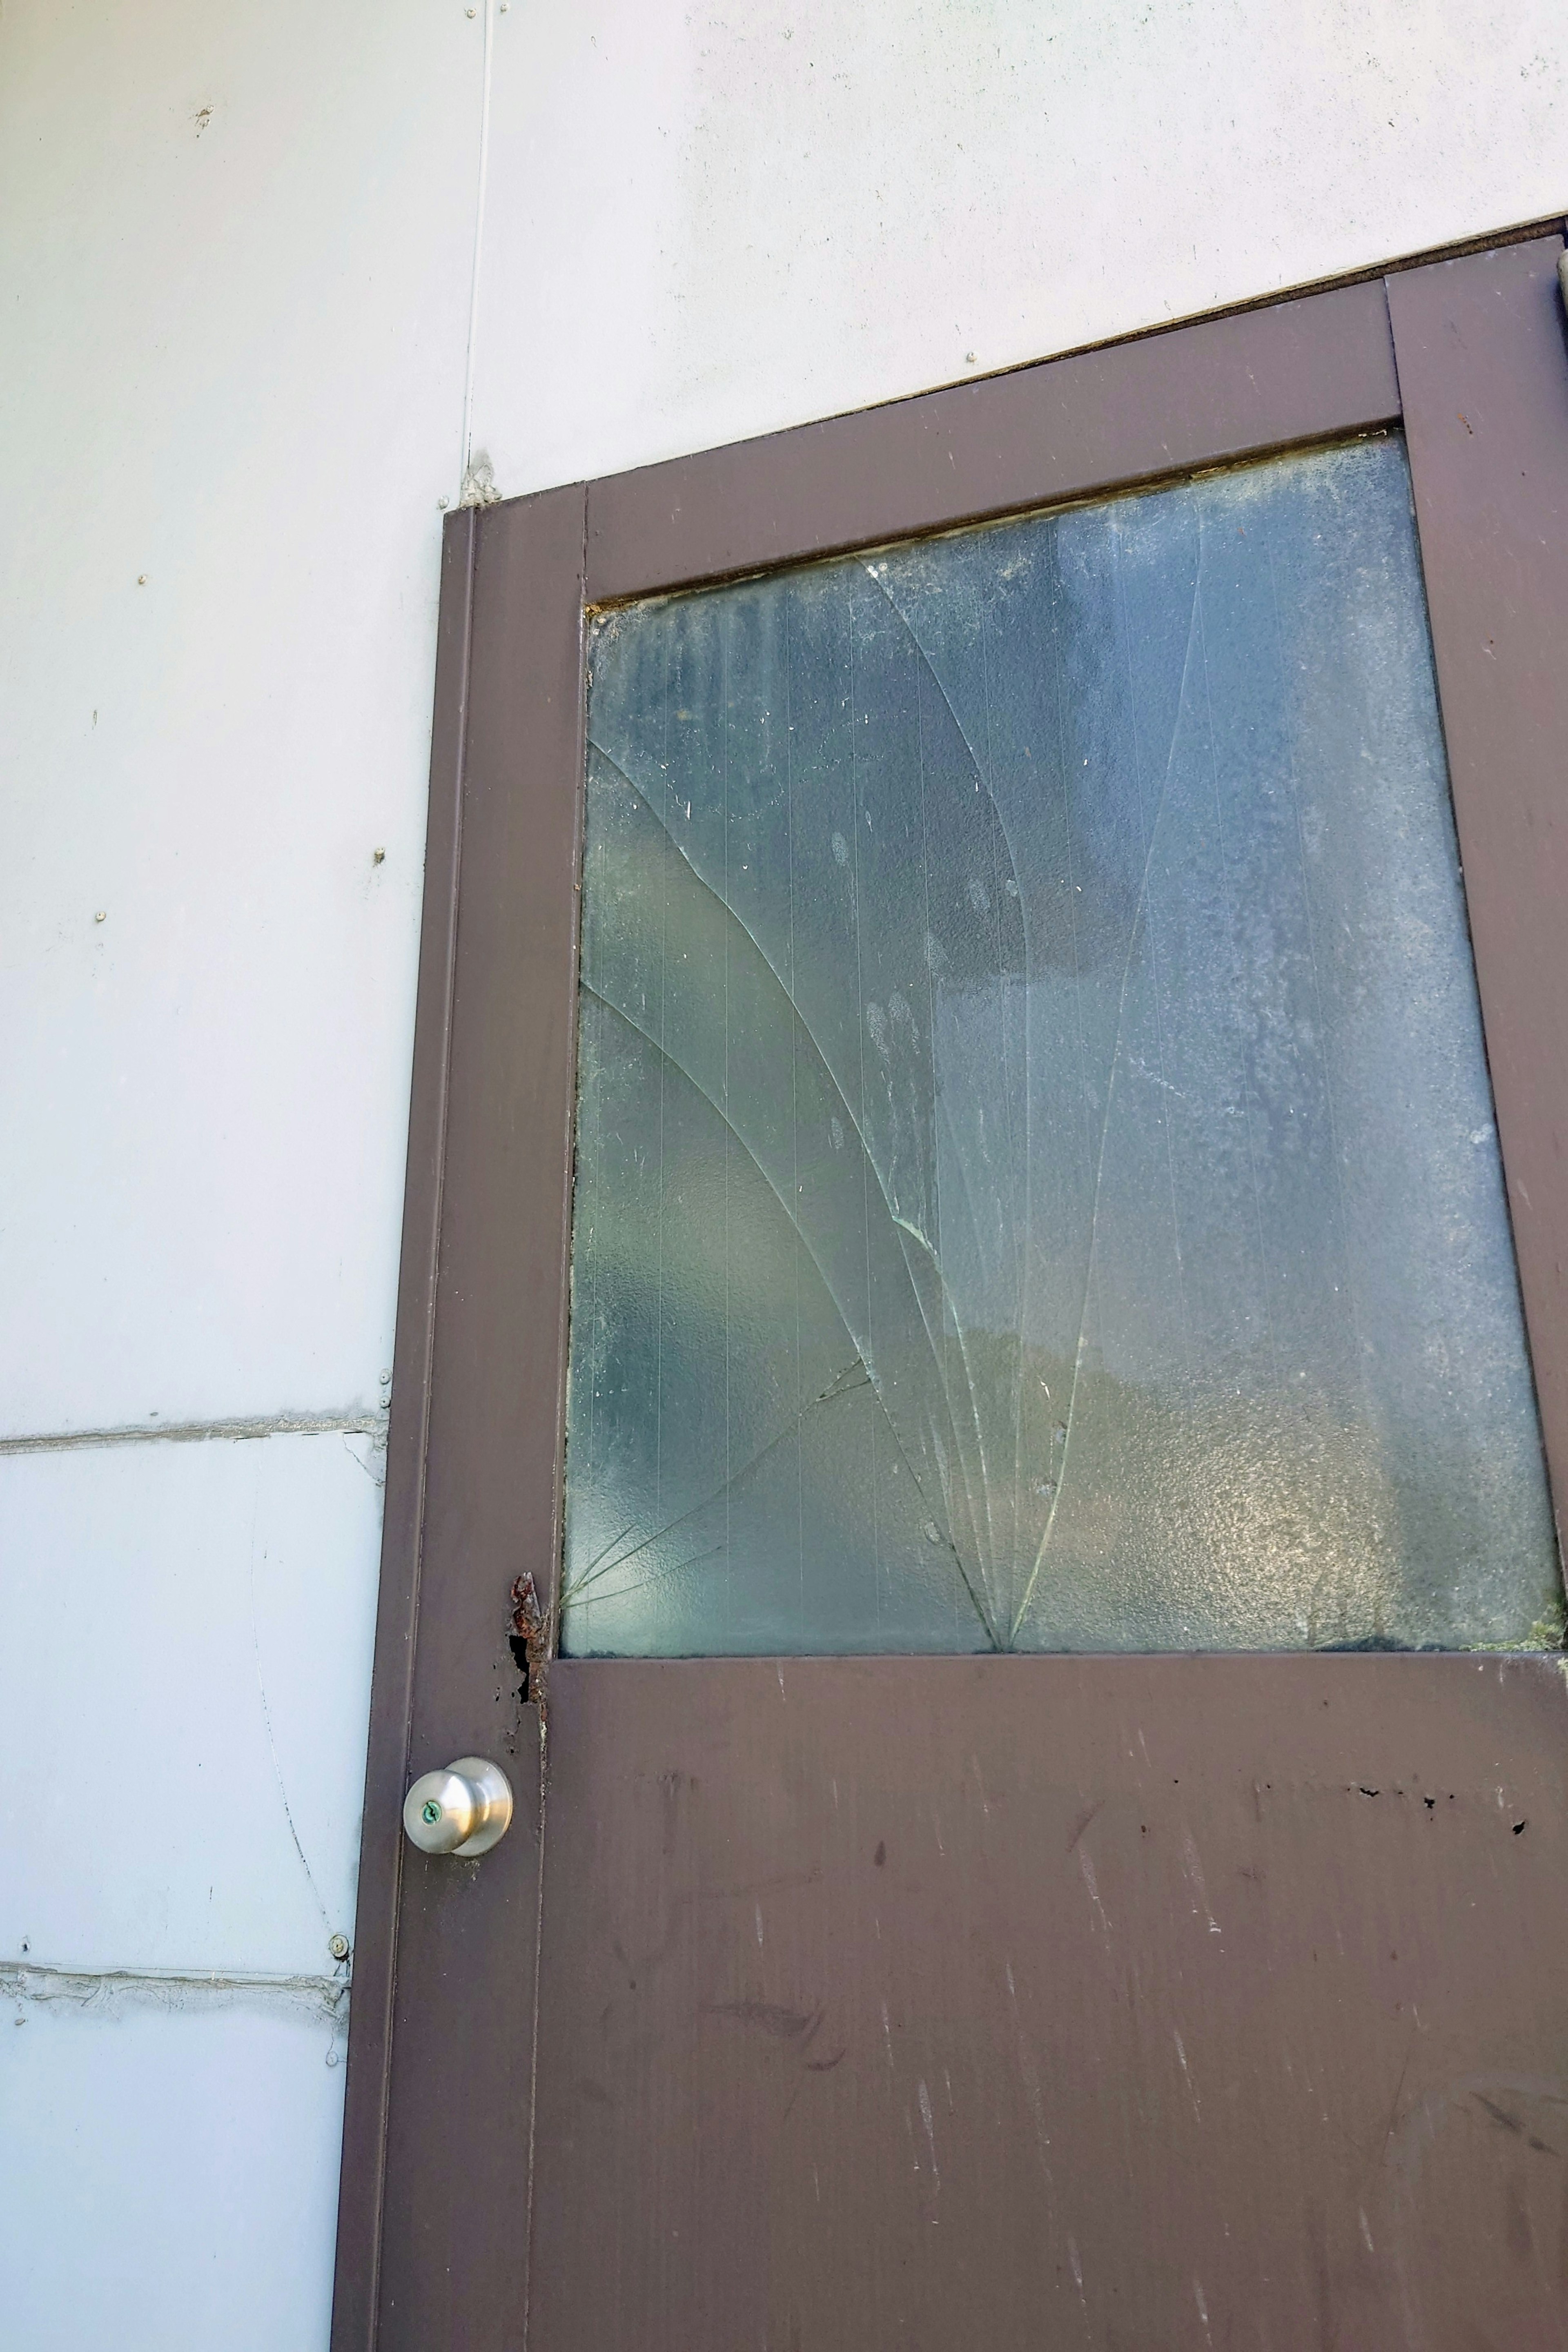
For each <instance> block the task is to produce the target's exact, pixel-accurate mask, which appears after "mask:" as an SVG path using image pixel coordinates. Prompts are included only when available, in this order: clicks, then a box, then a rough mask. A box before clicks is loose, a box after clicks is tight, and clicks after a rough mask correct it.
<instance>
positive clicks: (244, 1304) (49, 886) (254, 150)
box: [0, 0, 483, 1434]
mask: <svg viewBox="0 0 1568 2352" xmlns="http://www.w3.org/2000/svg"><path fill="white" fill-rule="evenodd" d="M482 52H483V28H482V25H480V24H479V23H478V22H477V21H471V20H470V19H469V18H468V17H467V16H465V14H464V11H463V8H462V6H461V5H458V0H382V4H381V5H372V0H354V4H353V5H343V6H335V7H332V8H327V9H322V8H318V7H311V6H309V5H305V0H279V5H275V6H269V7H267V8H264V9H250V10H234V9H216V10H215V9H212V8H206V7H202V6H200V5H196V0H158V5H153V6H148V7H136V8H120V9H113V8H110V7H108V6H105V5H93V6H88V7H81V8H79V9H76V10H68V9H61V8H58V7H56V6H52V5H47V0H11V5H7V6H6V8H5V12H4V16H0V224H3V227H0V236H3V238H4V247H3V249H0V317H3V318H4V320H5V348H6V351H7V354H8V364H7V368H6V378H7V383H6V391H5V414H4V420H3V430H0V511H4V514H5V531H4V533H3V534H0V647H3V651H0V661H3V663H4V672H3V675H0V730H3V756H4V765H5V799H4V808H3V813H0V990H3V992H4V1000H5V1011H4V1024H5V1062H6V1082H5V1095H6V1106H7V1116H6V1118H5V1120H4V1122H0V1203H3V1206H0V1297H3V1298H4V1300H5V1328H6V1331H7V1334H8V1343H7V1344H6V1345H5V1348H4V1350H3V1352H0V1433H12V1434H22V1433H37V1432H52V1431H56V1430H59V1429H66V1428H71V1429H93V1428H100V1427H105V1426H115V1425H119V1424H122V1423H137V1422H141V1421H145V1420H147V1419H148V1418H149V1417H150V1416H151V1415H152V1414H153V1413H154V1412H156V1413H158V1414H159V1415H161V1416H162V1417H163V1419H164V1420H165V1421H171V1420H173V1421H188V1420H200V1419H212V1418H215V1417H218V1416H222V1415H226V1414H229V1413H254V1412H276V1411H280V1410H286V1409H299V1408H301V1407H322V1406H332V1407H336V1406H348V1405H353V1404H355V1403H365V1402H373V1401H374V1395H375V1383H376V1376H377V1373H378V1371H379V1370H381V1368H382V1367H383V1366H384V1365H385V1364H387V1363H389V1362H390V1361H391V1357H390V1353H389V1349H390V1345H391V1328H392V1314H393V1295H394V1284H395V1264H396V1245H397V1219H398V1204H399V1201H400V1197H401V1192H402V1182H403V1135H404V1129H405V1118H406V1103H407V1085H408V1051H409V1037H410V1033H411V1029H412V1022H413V989H414V964H415V954H416V939H417V929H418V908H419V890H420V877H421V859H422V852H423V843H424V823H425V796H426V764H427V756H428V743H429V720H430V694H431V678H432V672H433V662H434V652H435V614H436V596H437V561H438V544H439V530H440V515H439V513H438V511H437V498H438V497H440V496H441V495H443V494H446V495H449V496H453V497H455V496H456V492H457V488H458V458H459V442H460V432H461V418H462V398H463V382H464V366H465V349H466V338H467V332H468V301H469V288H470V278H471V260H472V248H473V233H474V213H475V190H476V158H477V154H478V144H479V119H480V94H481V74H480V59H481V58H482ZM24 360H25V364H24V363H23V362H24ZM142 575H145V584H144V585H139V584H138V583H139V581H140V580H141V579H142ZM378 848H379V849H383V850H384V852H385V856H384V860H383V862H382V863H381V864H379V865H377V864H376V863H375V860H374V853H375V851H376V850H377V849H378ZM100 913H101V914H102V916H103V920H102V921H101V922H99V921H97V920H96V919H95V918H96V917H97V915H99V914H100Z"/></svg>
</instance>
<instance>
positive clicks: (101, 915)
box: [93, 907, 109, 923]
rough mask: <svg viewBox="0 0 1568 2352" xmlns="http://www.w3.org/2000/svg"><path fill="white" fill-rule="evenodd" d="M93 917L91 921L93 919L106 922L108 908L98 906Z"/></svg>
mask: <svg viewBox="0 0 1568 2352" xmlns="http://www.w3.org/2000/svg"><path fill="white" fill-rule="evenodd" d="M108 920H109V909H108V908H107V907H100V908H99V910H98V912H97V914H96V915H94V917H93V921H94V922H95V923H105V922H107V921H108Z"/></svg>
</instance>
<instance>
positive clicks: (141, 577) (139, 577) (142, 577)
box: [136, 572, 147, 588]
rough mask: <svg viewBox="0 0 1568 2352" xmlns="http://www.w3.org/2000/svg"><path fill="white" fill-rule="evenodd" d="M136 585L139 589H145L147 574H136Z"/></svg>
mask: <svg viewBox="0 0 1568 2352" xmlns="http://www.w3.org/2000/svg"><path fill="white" fill-rule="evenodd" d="M136 585H137V586H138V588H145V586H146V585H147V574H146V573H145V572H138V573H137V574H136Z"/></svg>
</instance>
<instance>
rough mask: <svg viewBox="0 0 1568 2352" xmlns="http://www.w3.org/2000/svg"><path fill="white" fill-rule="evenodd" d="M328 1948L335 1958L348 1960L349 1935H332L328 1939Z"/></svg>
mask: <svg viewBox="0 0 1568 2352" xmlns="http://www.w3.org/2000/svg"><path fill="white" fill-rule="evenodd" d="M327 1949H328V1951H329V1952H331V1956H332V1958H333V1959H334V1960H346V1959H347V1958H348V1956H349V1939H348V1937H346V1936H333V1937H330V1938H329V1939H328V1943H327Z"/></svg>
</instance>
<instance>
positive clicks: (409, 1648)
mask: <svg viewBox="0 0 1568 2352" xmlns="http://www.w3.org/2000/svg"><path fill="white" fill-rule="evenodd" d="M475 520H476V518H475V516H474V515H473V513H471V512H468V513H464V514H460V515H454V516H452V517H451V518H450V519H449V520H448V522H447V529H446V532H445V534H444V537H443V541H442V547H441V608H440V623H439V634H438V637H437V655H436V709H435V717H434V720H433V722H432V728H431V754H430V814H429V819H428V822H427V825H426V842H425V905H424V919H423V922H422V925H421V929H420V937H419V1018H418V1023H417V1025H416V1031H415V1038H414V1070H413V1079H412V1086H411V1091H410V1100H409V1111H408V1162H407V1171H406V1175H405V1185H404V1201H403V1255H402V1262H401V1265H400V1267H399V1272H398V1289H397V1338H396V1344H395V1352H394V1356H393V1391H392V1411H391V1414H390V1419H389V1427H388V1431H387V1450H386V1498H385V1506H384V1518H383V1522H382V1543H381V1591H380V1601H379V1607H378V1611H377V1617H376V1635H375V1672H374V1705H373V1706H372V1710H371V1726H370V1751H369V1756H368V1759H367V1761H366V1768H365V1796H364V1818H363V1830H362V1833H361V1842H360V1871H359V1897H358V1916H357V1917H356V1920H355V1926H354V1948H353V1951H354V1985H353V2029H352V2032H351V2033H350V2036H349V2063H348V2080H347V2083H346V2085H345V2095H344V2104H343V2154H342V2188H341V2189H340V2192H339V2198H338V2250H339V2253H338V2263H337V2270H336V2273H335V2276H334V2280H333V2287H332V2343H333V2346H334V2347H335V2352H368V2347H370V2346H371V2345H373V2344H374V2342H375V2329H376V2300H377V2293H378V2280H379V2271H380V2256H381V2221H382V2186H383V2179H384V2169H385V2163H386V2093H387V2081H388V2069H389V2066H390V2063H391V2057H392V2027H393V2018H392V1998H393V1985H394V1969H395V1953H396V1948H397V1906H398V1900H399V1895H400V1891H401V1886H402V1859H403V1823H402V1811H403V1791H404V1790H405V1787H406V1785H407V1772H406V1766H407V1755H408V1714H409V1706H410V1703H411V1698H412V1691H413V1667H414V1636H415V1625H416V1616H417V1610H418V1587H419V1545H420V1535H421V1530H422V1528H423V1525H424V1517H425V1463H426V1433H427V1421H428V1413H429V1402H430V1375H431V1355H432V1342H433V1339H434V1336H435V1321H434V1312H435V1303H436V1265H437V1251H438V1244H439V1234H440V1217H441V1174H442V1169H443V1165H444V1160H445V1152H446V1132H447V1062H448V1054H449V1047H450V1038H451V1014H452V962H453V954H454V950H455V948H456V943H457V930H458V871H459V864H460V854H461V843H462V823H461V810H462V755H463V745H464V741H465V739H466V733H467V713H468V654H469V641H470V635H471V623H472V614H473V559H474V524H475Z"/></svg>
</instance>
